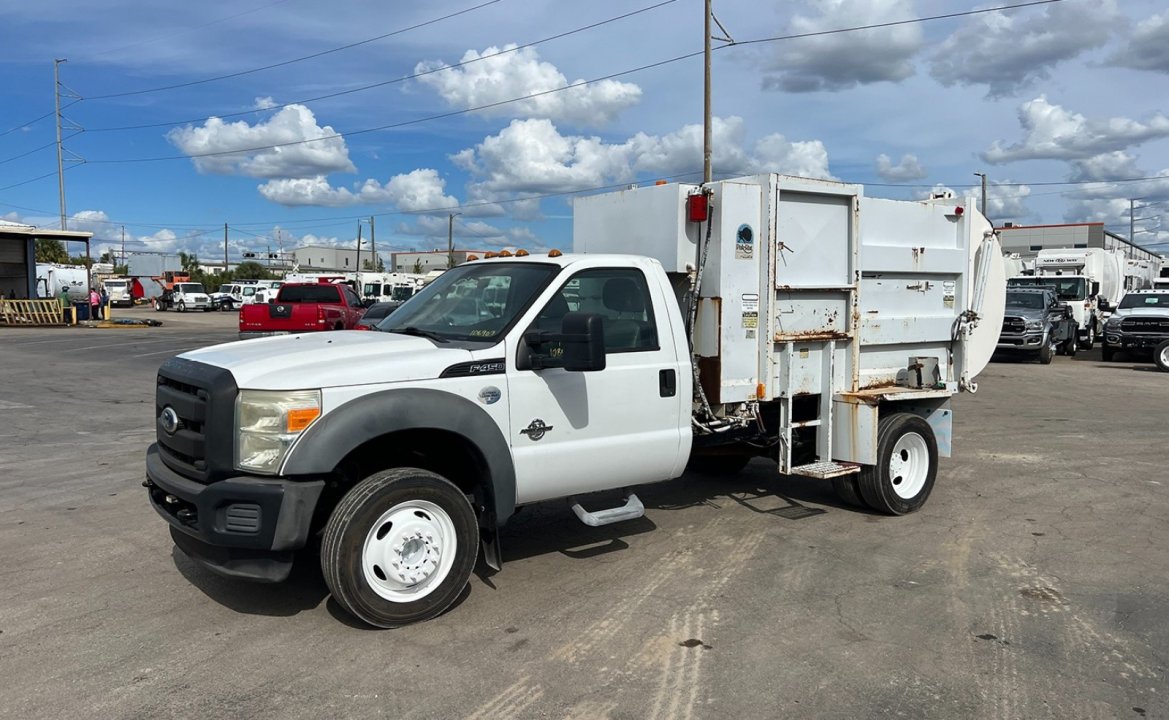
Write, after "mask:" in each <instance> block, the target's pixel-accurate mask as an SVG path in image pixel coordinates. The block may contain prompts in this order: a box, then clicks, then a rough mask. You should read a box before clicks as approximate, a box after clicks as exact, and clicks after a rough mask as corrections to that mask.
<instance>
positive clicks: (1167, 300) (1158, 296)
mask: <svg viewBox="0 0 1169 720" xmlns="http://www.w3.org/2000/svg"><path fill="white" fill-rule="evenodd" d="M1120 307H1122V308H1139V307H1155V308H1169V293H1140V294H1137V293H1129V294H1128V295H1125V296H1124V298H1122V299H1121V301H1120Z"/></svg>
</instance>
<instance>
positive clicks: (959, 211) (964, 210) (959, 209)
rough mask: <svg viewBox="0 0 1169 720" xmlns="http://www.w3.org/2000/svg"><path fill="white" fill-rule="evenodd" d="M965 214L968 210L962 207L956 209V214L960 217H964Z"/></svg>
mask: <svg viewBox="0 0 1169 720" xmlns="http://www.w3.org/2000/svg"><path fill="white" fill-rule="evenodd" d="M964 212H966V208H964V207H962V206H961V205H959V206H958V207H956V208H954V214H955V215H957V216H958V217H962V213H964Z"/></svg>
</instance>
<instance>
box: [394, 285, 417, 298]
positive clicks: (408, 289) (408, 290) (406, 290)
mask: <svg viewBox="0 0 1169 720" xmlns="http://www.w3.org/2000/svg"><path fill="white" fill-rule="evenodd" d="M390 297H391V298H393V299H394V300H398V301H401V300H409V299H410V298H412V297H414V287H413V286H411V285H399V286H397V287H396V288H394V293H393V295H391V296H390Z"/></svg>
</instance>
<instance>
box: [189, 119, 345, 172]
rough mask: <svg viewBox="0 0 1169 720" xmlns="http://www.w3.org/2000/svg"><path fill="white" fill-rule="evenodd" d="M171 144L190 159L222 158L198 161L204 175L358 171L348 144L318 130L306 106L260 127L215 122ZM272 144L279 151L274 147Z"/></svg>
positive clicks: (193, 129)
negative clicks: (350, 155)
mask: <svg viewBox="0 0 1169 720" xmlns="http://www.w3.org/2000/svg"><path fill="white" fill-rule="evenodd" d="M317 138H327V139H320V140H317ZM167 139H168V140H170V141H171V142H172V143H173V144H174V145H175V147H177V148H178V149H179V150H181V151H182V152H184V153H186V154H187V155H192V156H193V155H202V154H206V153H223V154H217V155H212V156H209V157H194V158H193V160H194V162H195V167H196V168H197V169H198V170H199V172H203V173H212V174H217V175H247V176H248V177H256V178H312V177H314V176H317V175H325V174H327V173H331V172H353V171H354V170H356V168H355V167H354V166H353V163H352V162H350V161H349V150H348V148H347V147H346V146H345V139H344V138H343V137H341V136H340V135H337V133H336V132H335V131H334V130H333V128H331V127H329V126H328V125H326V126H324V127H321V126H319V125H317V120H316V117H314V116H313V112H312V110H309V109H308V108H307V107H305V106H304V105H289V106H287V107H285V108H282V109H281V110H280V111H279V112H277V113H276V114H275V115H273V116H272V117H270V118H268V119H267V120H265V121H262V122H258V123H256V124H255V125H249V124H248V123H247V122H245V121H242V120H241V121H238V122H231V123H225V122H224V121H223V120H221V119H219V118H215V117H213V118H209V119H208V120H207V121H206V122H204V123H203V125H201V126H198V127H195V126H191V125H187V126H184V127H181V128H175V129H173V130H171V131H170V132H168V133H167ZM305 140H315V141H314V142H303V141H305ZM289 143H293V144H289ZM273 145H276V146H279V147H270V146H273ZM250 148H263V149H250ZM237 151H238V152H237Z"/></svg>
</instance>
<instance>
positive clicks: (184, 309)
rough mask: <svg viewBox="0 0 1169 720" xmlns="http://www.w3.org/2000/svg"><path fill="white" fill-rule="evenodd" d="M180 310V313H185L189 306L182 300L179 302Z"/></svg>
mask: <svg viewBox="0 0 1169 720" xmlns="http://www.w3.org/2000/svg"><path fill="white" fill-rule="evenodd" d="M178 309H179V312H181V313H185V312H186V311H187V304H186V303H185V302H183V301H182V300H179V308H178Z"/></svg>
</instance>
